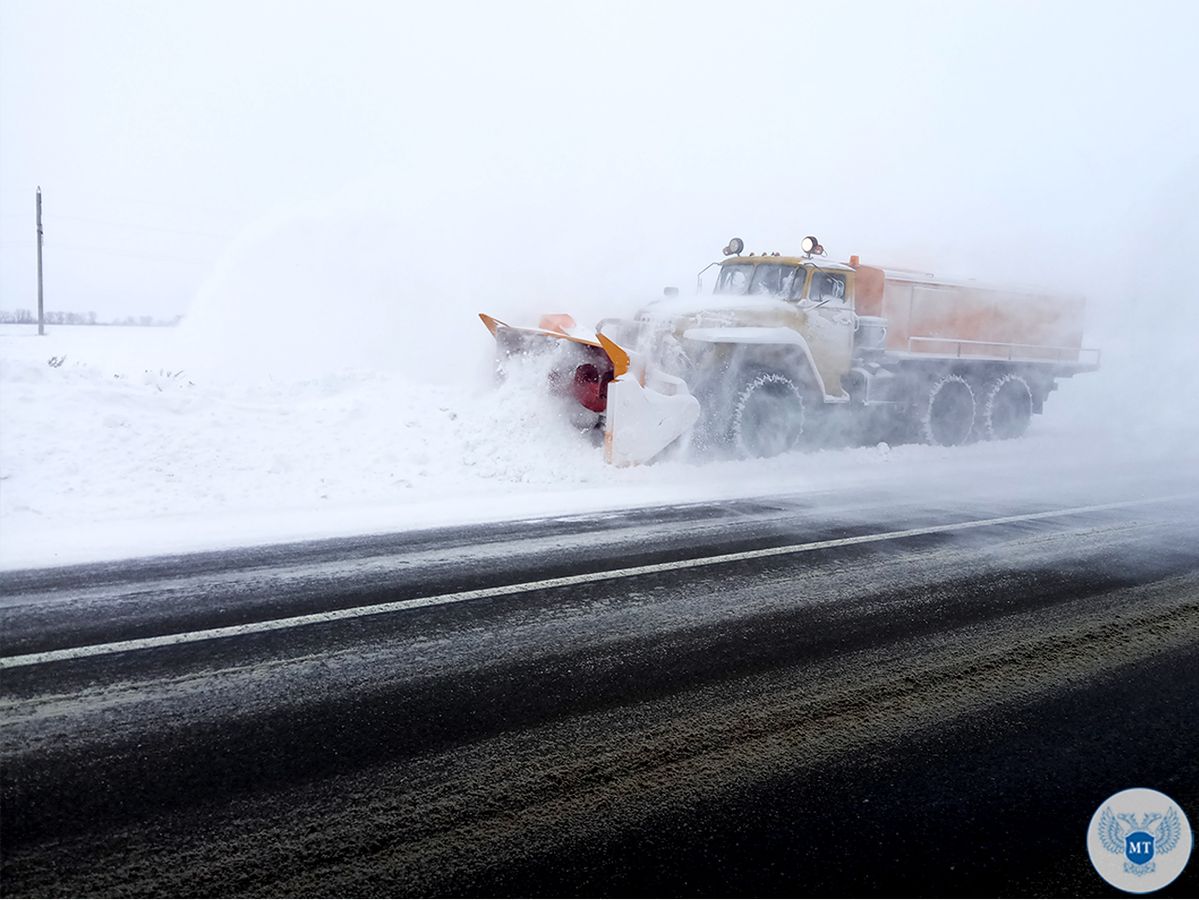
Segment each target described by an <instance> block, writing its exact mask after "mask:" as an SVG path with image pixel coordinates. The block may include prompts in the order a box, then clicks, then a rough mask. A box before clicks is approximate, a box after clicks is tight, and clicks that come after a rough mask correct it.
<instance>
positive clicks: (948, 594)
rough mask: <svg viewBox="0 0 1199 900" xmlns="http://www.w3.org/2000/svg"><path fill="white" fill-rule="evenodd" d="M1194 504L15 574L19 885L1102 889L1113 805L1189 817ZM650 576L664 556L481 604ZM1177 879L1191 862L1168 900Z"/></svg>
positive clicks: (784, 524)
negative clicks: (154, 640) (1095, 819)
mask: <svg viewBox="0 0 1199 900" xmlns="http://www.w3.org/2000/svg"><path fill="white" fill-rule="evenodd" d="M1194 487H1196V485H1187V484H1182V485H1180V484H1179V482H1178V480H1177V479H1174V480H1173V481H1171V482H1170V483H1169V484H1165V483H1162V484H1157V483H1154V481H1153V480H1152V479H1150V478H1141V479H1139V480H1136V479H1131V478H1130V479H1129V480H1128V481H1126V482H1124V483H1119V484H1111V485H1107V486H1106V487H1105V488H1103V489H1102V490H1098V489H1091V490H1088V491H1085V492H1081V493H1079V494H1077V496H1074V495H1069V494H1068V492H1059V494H1058V496H1056V497H1055V500H1054V502H1048V501H1046V500H1043V499H1038V498H1037V497H1036V496H1035V494H1033V493H1029V494H1026V495H1022V496H1009V495H1004V496H998V497H994V496H993V497H988V498H983V499H978V500H977V501H976V502H972V503H970V504H963V503H961V502H959V501H958V500H957V499H955V498H952V497H941V498H934V499H929V498H922V499H915V498H912V497H904V496H902V495H898V494H896V495H888V494H886V493H881V492H876V493H874V494H870V495H868V496H863V495H862V493H861V492H857V493H846V494H844V495H840V494H836V493H835V492H830V493H829V494H828V495H826V496H812V495H808V496H805V497H795V498H775V499H771V500H748V501H738V502H728V503H715V504H696V505H691V506H680V507H671V508H663V509H655V510H642V511H630V512H627V513H619V514H610V515H605V516H587V517H566V518H559V519H548V520H540V521H536V522H525V523H507V524H504V525H500V526H486V527H478V528H467V529H446V530H441V531H430V532H418V533H411V534H399V535H387V536H379V537H371V538H359V539H352V540H339V541H329V542H321V543H315V544H303V545H289V546H279V547H272V548H250V549H246V550H243V551H237V552H235V553H220V554H199V555H194V556H185V557H174V558H160V559H153V560H136V561H126V562H123V563H118V564H110V565H103V566H87V567H74V568H70V569H58V570H39V571H31V572H10V573H4V574H3V575H0V597H2V599H0V623H2V625H3V629H2V632H0V657H3V658H4V660H6V661H7V662H8V665H7V666H6V667H5V668H3V669H0V679H2V680H0V717H2V718H0V721H2V723H3V732H2V734H3V736H2V738H0V754H2V758H0V762H2V772H0V781H2V784H0V803H2V808H0V812H2V820H0V839H2V842H3V843H2V846H0V879H2V880H0V892H2V893H3V894H4V895H6V896H23V895H142V896H144V895H172V896H183V895H192V896H220V895H276V896H278V895H334V896H343V895H354V896H359V895H427V894H434V895H441V894H482V895H505V896H508V895H524V894H535V895H536V894H567V895H575V894H586V895H597V894H602V895H634V894H644V893H650V894H670V895H676V894H677V895H708V894H717V893H720V894H734V895H746V894H770V895H773V894H788V895H796V894H799V895H804V894H832V895H861V894H872V893H884V892H885V893H894V894H917V895H968V896H972V895H995V894H999V895H1052V896H1094V895H1107V894H1115V893H1116V892H1115V891H1113V890H1111V889H1110V888H1108V887H1107V885H1106V884H1105V883H1104V882H1102V881H1101V880H1100V879H1099V877H1098V876H1097V875H1096V874H1095V873H1094V871H1093V870H1092V868H1091V866H1090V863H1089V861H1088V859H1087V856H1086V851H1085V831H1086V828H1087V824H1088V822H1089V819H1090V817H1091V815H1092V813H1093V812H1094V811H1095V809H1096V807H1097V806H1098V805H1099V804H1100V803H1101V802H1102V801H1103V800H1104V799H1106V798H1107V797H1108V796H1109V795H1111V794H1112V793H1115V792H1116V791H1118V790H1121V789H1124V788H1127V787H1134V786H1147V787H1154V788H1157V789H1158V790H1161V791H1164V792H1165V793H1167V794H1170V795H1171V796H1172V797H1173V798H1174V799H1175V800H1176V801H1177V802H1178V803H1179V804H1180V805H1181V806H1182V808H1183V809H1184V810H1185V811H1186V812H1187V813H1188V814H1189V815H1190V817H1191V820H1192V823H1194V822H1195V821H1196V820H1197V819H1199V752H1197V750H1199V741H1197V740H1196V738H1197V736H1199V503H1197V501H1196V499H1195V498H1194V497H1193V496H1190V495H1189V494H1188V490H1192V489H1194ZM1153 498H1156V499H1153ZM1163 498H1164V499H1163ZM1145 499H1152V502H1138V503H1136V504H1135V505H1127V506H1117V507H1112V508H1103V509H1090V508H1088V509H1081V510H1080V509H1078V508H1079V507H1092V506H1095V505H1099V504H1105V503H1110V502H1121V501H1127V500H1136V501H1141V500H1145ZM1059 511H1060V512H1059ZM1029 514H1034V515H1037V516H1038V517H1037V518H1031V519H1029V518H1019V519H1016V520H1006V521H1001V522H996V523H991V524H985V525H969V524H967V523H974V522H978V521H980V520H991V519H995V518H1002V517H1011V516H1016V517H1021V516H1027V515H1029ZM961 525H967V527H957V526H961ZM911 530H915V532H916V533H907V532H909V531H911ZM895 532H904V533H903V534H899V535H896V534H895ZM872 535H875V536H877V535H889V536H886V537H883V538H876V539H867V538H870V536H872ZM847 539H848V540H847ZM812 542H824V543H823V544H821V545H819V546H816V547H807V548H805V549H801V550H797V551H796V552H789V553H784V554H780V555H773V556H757V557H751V558H735V559H731V560H725V561H722V562H718V563H716V564H711V565H700V566H691V567H685V568H674V567H671V564H672V563H674V562H677V561H681V560H694V559H700V558H704V557H711V556H714V555H717V554H737V553H742V552H745V551H754V550H759V549H762V548H771V547H785V546H794V545H798V544H811V543H812ZM633 566H649V567H656V568H652V569H651V570H650V571H643V572H638V573H627V574H625V575H624V576H622V577H609V578H592V579H583V580H576V581H574V582H571V583H567V584H562V585H548V586H546V585H542V586H537V587H534V588H531V589H527V590H508V591H499V590H497V589H499V588H503V587H504V586H508V585H514V584H522V583H524V582H528V581H533V580H538V581H539V580H542V579H547V578H558V577H567V578H569V577H570V576H577V575H584V574H587V573H596V572H603V571H610V570H612V569H615V568H623V567H633ZM463 591H474V592H476V593H475V594H472V595H470V596H469V597H468V598H466V599H457V600H454V602H438V603H434V604H431V605H416V604H410V605H408V606H405V607H403V608H387V607H384V609H383V610H376V611H374V612H373V613H372V614H370V615H358V614H352V615H345V616H344V617H342V618H335V619H333V620H330V621H305V622H303V623H302V624H298V625H295V626H294V627H279V628H275V629H273V630H266V631H263V630H250V631H249V632H247V633H244V634H230V633H228V632H220V633H218V635H216V636H213V637H209V638H207V639H204V640H187V641H185V642H182V643H178V644H173V645H168V646H157V647H154V646H151V647H141V646H137V645H135V646H133V647H129V648H124V649H122V648H114V651H113V652H105V653H101V654H98V655H94V656H85V657H81V658H58V657H55V656H53V654H54V653H55V652H56V651H62V650H67V651H70V649H71V648H77V647H82V646H87V645H95V644H105V643H108V642H113V641H128V640H135V641H136V640H137V639H140V638H149V637H154V636H159V635H180V634H189V633H192V632H195V631H197V630H201V629H220V628H230V627H233V626H238V625H247V624H248V625H251V626H253V625H254V624H255V623H261V622H264V621H268V620H277V619H279V618H281V617H289V616H296V615H316V614H321V613H324V612H327V611H329V610H360V609H361V608H363V607H367V606H372V605H378V604H395V603H397V602H399V601H405V600H413V599H417V598H427V597H430V596H432V595H444V594H447V593H455V592H463ZM38 653H50V654H52V656H51V657H50V658H48V659H46V658H40V659H36V660H35V661H32V662H30V661H29V660H28V659H26V660H25V663H24V664H13V663H14V661H19V660H20V658H22V657H27V656H28V655H30V654H38ZM67 656H68V657H69V656H70V654H69V653H68V654H67ZM1197 890H1199V876H1197V875H1196V866H1195V865H1194V864H1192V865H1191V866H1190V867H1189V868H1188V870H1187V871H1186V872H1184V874H1183V876H1182V877H1181V878H1180V879H1179V880H1178V881H1176V882H1175V883H1174V884H1173V885H1172V886H1170V887H1169V888H1167V889H1166V890H1165V891H1163V892H1161V894H1162V895H1164V896H1187V895H1194V894H1195V893H1196V892H1197Z"/></svg>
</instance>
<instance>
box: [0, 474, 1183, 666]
mask: <svg viewBox="0 0 1199 900" xmlns="http://www.w3.org/2000/svg"><path fill="white" fill-rule="evenodd" d="M1194 496H1196V495H1193V494H1191V495H1182V496H1173V497H1154V498H1150V499H1145V500H1123V501H1119V502H1116V503H1099V504H1095V505H1092V506H1073V507H1068V508H1065V509H1051V510H1047V511H1045V512H1037V513H1024V514H1022V515H1017V516H998V517H996V518H993V519H974V520H972V521H969V522H956V523H953V524H949V525H929V526H926V527H924V528H905V529H903V530H902V531H884V532H879V533H877V534H863V535H858V536H857V537H847V538H836V539H833V540H828V541H810V542H808V543H806V544H789V545H787V546H785V547H766V548H763V549H761V550H743V551H741V552H739V553H721V554H719V555H717V556H702V557H699V558H697V559H681V560H676V561H674V562H661V563H650V564H649V565H644V566H629V567H628V568H623V569H606V570H604V571H601V572H586V573H584V574H582V575H566V576H564V577H562V578H544V579H542V580H540V581H525V582H521V583H519V584H505V585H500V586H498V587H488V588H479V589H476V590H470V591H454V592H452V593H448V594H432V595H430V596H428V597H413V598H411V599H409V600H396V601H393V602H391V603H374V604H371V605H370V606H355V607H352V608H350V609H335V610H330V611H329V612H320V613H309V614H307V615H302V616H287V617H285V618H282V619H267V620H266V621H263V622H248V623H246V624H244V625H228V626H225V627H222V628H204V629H201V630H199V631H185V632H181V633H179V634H163V635H155V636H153V637H144V638H134V639H132V640H128V641H110V642H108V643H104V644H86V645H84V646H82V647H64V648H62V649H60V650H47V651H45V652H43V653H26V654H24V655H21V656H5V657H0V669H15V668H18V667H21V666H39V665H44V664H46V663H55V662H62V661H64V660H71V659H83V658H85V657H89V656H110V655H112V654H115V653H130V652H133V651H137V650H150V649H153V648H156V647H173V646H176V645H178V644H194V643H198V642H200V641H212V640H218V639H220V638H231V637H241V636H242V635H247V634H261V633H263V632H267V631H283V630H285V629H288V628H302V627H304V626H306V625H321V624H324V623H326V622H339V621H342V620H345V619H360V618H365V617H366V616H379V615H386V614H387V613H396V612H403V611H405V610H409V609H420V608H422V607H426V606H446V605H448V604H451V603H462V602H465V601H467V600H482V599H484V598H488V597H507V596H511V595H513V594H525V593H529V592H531V591H544V590H550V589H553V588H562V587H572V586H574V585H579V584H592V583H594V582H597V581H613V580H615V579H618V578H636V577H639V576H642V575H654V574H657V573H660V572H675V571H681V570H683V569H698V568H702V567H704V566H720V565H724V564H726V563H735V562H743V561H746V560H753V559H769V558H770V557H773V556H790V555H792V554H796V553H807V552H810V551H813V550H825V549H828V548H830V547H850V546H853V545H855V544H874V543H879V542H882V541H894V540H898V539H900V538H909V537H919V536H921V535H926V534H945V533H947V532H954V531H967V530H970V529H973V528H987V527H989V526H993V525H1008V524H1012V523H1015V522H1035V521H1037V520H1039V519H1052V518H1056V517H1058V516H1073V515H1078V514H1081V513H1091V512H1100V511H1102V510H1108V509H1122V508H1125V507H1130V506H1144V505H1147V504H1152V503H1165V502H1169V501H1173V500H1184V499H1187V498H1188V497H1194Z"/></svg>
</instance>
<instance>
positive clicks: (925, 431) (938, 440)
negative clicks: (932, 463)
mask: <svg viewBox="0 0 1199 900" xmlns="http://www.w3.org/2000/svg"><path fill="white" fill-rule="evenodd" d="M926 397H927V400H926V402H925V404H924V408H923V410H922V412H921V417H920V431H921V435H922V436H923V438H924V440H925V441H926V442H928V443H930V444H939V445H940V446H942V447H954V446H957V445H958V444H964V443H966V442H967V441H968V440H970V433H971V431H973V430H974V413H975V410H974V391H973V390H971V388H970V384H969V383H968V382H967V381H966V379H965V378H963V377H962V376H961V375H945V376H942V377H941V378H939V379H937V380H936V381H934V382H933V383H932V384H931V385H930V386H929V389H928V393H927V395H926Z"/></svg>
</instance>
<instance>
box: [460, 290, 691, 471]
mask: <svg viewBox="0 0 1199 900" xmlns="http://www.w3.org/2000/svg"><path fill="white" fill-rule="evenodd" d="M479 318H480V319H482V320H483V324H484V325H486V326H487V330H488V331H490V332H491V333H492V335H493V336H494V337H495V342H496V347H497V350H498V352H499V354H500V357H501V359H504V358H507V357H511V356H518V355H521V354H523V353H526V352H528V351H530V350H535V349H537V348H538V347H543V348H544V347H546V346H547V343H549V344H552V343H557V342H568V343H570V344H574V345H575V346H576V347H577V350H575V351H571V352H567V353H565V354H564V355H562V356H561V358H560V361H559V362H557V363H556V365H555V368H554V370H553V371H552V372H551V373H550V377H549V384H550V387H551V389H552V390H554V391H555V392H558V393H565V394H567V395H569V396H573V398H574V399H575V400H576V401H578V403H579V404H580V405H581V406H583V407H584V408H586V409H588V410H590V411H592V412H594V413H597V414H599V415H598V416H597V427H599V425H601V424H602V426H603V430H604V459H605V460H606V461H607V462H609V463H612V464H614V465H618V466H628V465H637V464H639V463H647V462H649V461H650V460H652V459H653V458H654V457H656V456H657V455H658V454H660V453H661V452H662V451H663V450H665V449H666V448H667V447H668V446H669V445H670V444H672V443H674V442H675V440H677V439H678V438H679V437H680V436H682V435H683V434H685V433H686V432H687V431H688V430H689V429H690V428H691V426H692V425H694V424H695V421H696V420H697V419H698V418H699V401H697V400H696V399H695V397H693V396H691V393H690V391H689V390H688V389H687V385H686V383H685V382H684V381H683V380H682V379H681V378H675V377H674V376H672V375H668V374H666V373H665V372H662V371H660V370H658V369H657V368H655V367H654V366H652V365H650V364H649V363H648V361H647V360H646V359H645V358H644V357H643V356H640V355H635V354H632V353H630V352H629V351H628V350H625V349H624V348H623V347H621V346H620V345H619V344H617V343H616V342H615V341H613V340H612V339H611V338H609V337H607V336H606V335H604V334H602V333H601V334H597V335H596V339H595V340H588V339H587V338H583V337H577V336H575V335H573V334H568V333H567V330H566V329H568V328H573V327H574V319H572V318H571V317H570V316H566V315H561V314H559V315H552V316H543V317H542V319H541V323H540V324H541V327H540V328H518V327H514V326H512V325H509V324H507V323H506V322H501V321H500V320H499V319H496V318H495V317H493V316H489V315H487V314H485V313H480V314H479ZM558 346H562V345H561V344H559V345H558Z"/></svg>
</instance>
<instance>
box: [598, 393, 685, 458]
mask: <svg viewBox="0 0 1199 900" xmlns="http://www.w3.org/2000/svg"><path fill="white" fill-rule="evenodd" d="M646 380H647V382H649V383H648V384H646V385H645V386H644V387H643V386H642V385H641V384H640V383H639V382H638V381H637V379H636V378H634V377H633V375H632V373H625V374H624V375H621V376H620V377H619V378H617V379H616V380H615V381H613V382H612V383H610V384H609V385H608V410H607V425H606V427H605V430H604V459H605V460H606V461H607V462H610V463H613V464H614V465H618V466H630V465H636V464H638V463H646V462H649V461H650V460H651V459H653V458H654V457H655V456H657V455H658V454H659V453H661V452H662V451H663V450H665V449H666V447H667V445H669V444H670V443H671V442H672V441H674V440H675V439H676V438H678V437H679V436H681V435H682V434H683V433H684V432H685V431H687V429H689V428H690V427H691V426H692V425H694V424H695V420H696V419H698V418H699V401H698V400H696V399H695V398H694V397H693V396H691V393H690V391H688V390H687V385H686V383H685V382H684V381H683V380H682V379H681V378H675V377H674V376H673V375H667V374H665V373H661V372H656V373H654V374H653V375H652V376H651V377H650V378H647V379H646Z"/></svg>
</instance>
